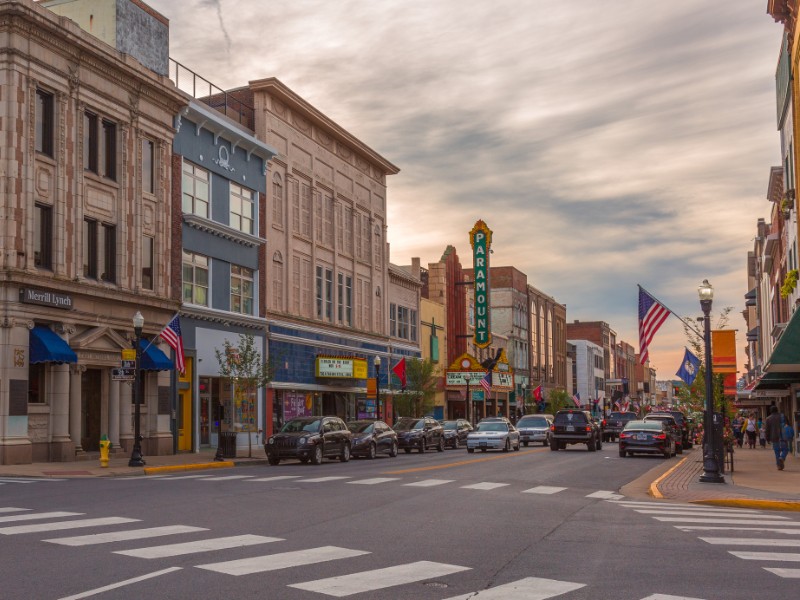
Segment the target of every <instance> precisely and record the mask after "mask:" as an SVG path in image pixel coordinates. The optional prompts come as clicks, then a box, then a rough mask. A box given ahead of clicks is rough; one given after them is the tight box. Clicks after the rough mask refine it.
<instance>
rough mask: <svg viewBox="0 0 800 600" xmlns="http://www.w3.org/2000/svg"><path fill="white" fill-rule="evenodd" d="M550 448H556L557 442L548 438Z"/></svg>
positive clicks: (554, 449)
mask: <svg viewBox="0 0 800 600" xmlns="http://www.w3.org/2000/svg"><path fill="white" fill-rule="evenodd" d="M550 450H552V451H553V452H555V451H556V450H558V442H557V441H555V440H550Z"/></svg>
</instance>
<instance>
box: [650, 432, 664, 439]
mask: <svg viewBox="0 0 800 600" xmlns="http://www.w3.org/2000/svg"><path fill="white" fill-rule="evenodd" d="M653 439H656V440H665V439H667V436H666V435H665V434H663V433H659V434H658V435H654V436H653Z"/></svg>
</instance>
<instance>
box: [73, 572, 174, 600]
mask: <svg viewBox="0 0 800 600" xmlns="http://www.w3.org/2000/svg"><path fill="white" fill-rule="evenodd" d="M181 568H182V567H169V568H167V569H161V570H160V571H156V572H154V573H147V574H146V575H139V576H138V577H132V578H131V579H126V580H125V581H118V582H117V583H112V584H111V585H104V586H103V587H99V588H95V589H93V590H89V591H88V592H82V593H80V594H75V595H73V596H64V597H63V598H60V599H59V600H81V598H88V597H89V596H95V595H97V594H101V593H103V592H108V591H110V590H116V589H118V588H121V587H125V586H126V585H130V584H132V583H139V582H140V581H146V580H148V579H152V578H153V577H160V576H161V575H166V574H167V573H173V572H175V571H180V570H181Z"/></svg>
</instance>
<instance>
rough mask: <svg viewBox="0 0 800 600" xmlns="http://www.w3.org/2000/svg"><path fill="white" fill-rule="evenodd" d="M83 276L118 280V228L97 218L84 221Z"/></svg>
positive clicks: (109, 280) (110, 280)
mask: <svg viewBox="0 0 800 600" xmlns="http://www.w3.org/2000/svg"><path fill="white" fill-rule="evenodd" d="M83 276H84V277H86V278H88V279H99V280H100V281H106V282H108V283H115V282H116V280H117V228H116V227H115V226H114V225H108V224H106V223H99V222H98V221H96V220H95V219H84V221H83Z"/></svg>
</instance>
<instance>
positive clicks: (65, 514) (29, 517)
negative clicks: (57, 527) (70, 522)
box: [0, 511, 84, 523]
mask: <svg viewBox="0 0 800 600" xmlns="http://www.w3.org/2000/svg"><path fill="white" fill-rule="evenodd" d="M83 514H84V513H74V512H61V511H58V512H45V513H30V514H26V515H10V516H7V517H0V523H10V522H12V521H34V520H36V519H55V518H59V517H80V516H82V515H83Z"/></svg>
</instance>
